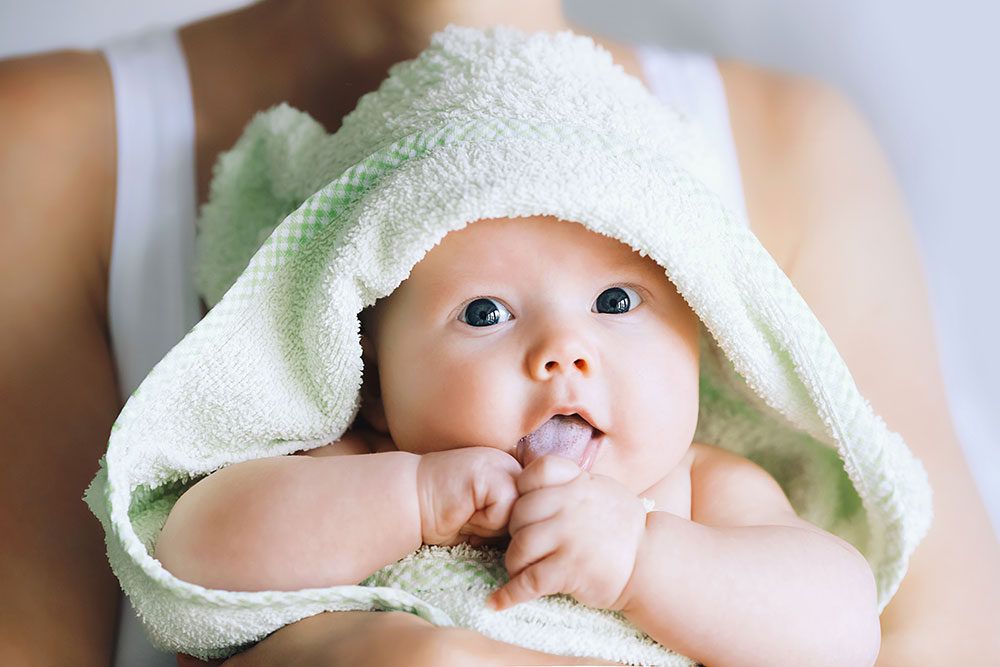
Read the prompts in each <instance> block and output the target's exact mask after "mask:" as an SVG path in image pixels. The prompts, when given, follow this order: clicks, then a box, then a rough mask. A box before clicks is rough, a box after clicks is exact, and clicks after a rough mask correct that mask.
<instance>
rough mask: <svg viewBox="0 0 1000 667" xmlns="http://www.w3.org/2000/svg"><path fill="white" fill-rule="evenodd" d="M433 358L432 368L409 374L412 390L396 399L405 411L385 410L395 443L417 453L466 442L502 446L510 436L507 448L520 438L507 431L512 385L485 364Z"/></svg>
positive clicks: (464, 445)
mask: <svg viewBox="0 0 1000 667" xmlns="http://www.w3.org/2000/svg"><path fill="white" fill-rule="evenodd" d="M435 361H436V363H433V364H432V366H433V370H432V371H428V372H426V373H423V374H415V375H413V376H411V377H412V381H411V387H412V389H411V391H409V392H408V393H407V395H406V396H405V397H401V400H400V401H399V402H398V405H399V406H400V407H402V406H404V405H405V409H401V410H398V411H395V414H393V415H389V414H387V417H388V418H389V425H390V430H392V432H393V437H394V438H395V439H397V446H398V447H399V448H400V449H403V450H404V451H412V452H418V453H425V452H429V451H440V450H444V449H452V448H455V447H468V446H493V447H500V448H503V449H506V448H508V443H507V442H506V441H507V440H510V439H511V437H513V438H514V440H513V442H511V443H509V447H510V448H513V446H514V445H515V444H516V439H517V437H520V436H519V435H514V436H512V435H511V434H509V433H507V431H509V430H510V428H509V424H510V423H511V421H512V419H511V417H512V416H511V414H509V413H511V411H512V406H511V402H512V399H511V397H512V396H514V395H516V393H517V390H516V388H513V387H509V386H508V385H509V382H507V381H505V378H504V377H502V376H501V375H499V374H497V373H492V372H490V371H491V369H489V368H487V367H486V366H488V364H478V363H477V364H472V363H461V362H459V363H456V362H452V361H450V360H447V359H437V360H435ZM394 423H395V424H396V425H398V426H397V428H395V429H394V428H393V426H394Z"/></svg>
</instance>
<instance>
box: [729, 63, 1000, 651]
mask: <svg viewBox="0 0 1000 667" xmlns="http://www.w3.org/2000/svg"><path fill="white" fill-rule="evenodd" d="M721 69H722V71H723V77H724V80H725V82H726V88H727V93H728V95H729V100H730V112H731V116H732V119H733V129H734V135H735V137H736V142H737V147H738V151H739V154H740V155H739V159H740V164H741V169H742V171H743V174H744V178H745V183H744V184H745V186H746V192H747V202H748V208H749V214H750V219H751V225H752V226H753V228H754V231H755V232H756V233H757V235H758V236H759V237H760V238H761V241H762V242H763V243H764V245H765V246H766V247H767V248H768V250H769V251H770V252H771V254H772V255H774V257H775V259H776V260H777V261H778V263H779V264H780V265H781V266H782V268H783V269H784V270H785V272H786V273H787V274H788V276H789V277H790V278H791V280H792V282H793V283H794V284H795V286H796V288H797V289H798V290H799V292H800V293H801V294H802V295H803V297H805V299H806V301H807V302H808V303H809V305H810V306H811V307H812V309H813V311H814V312H815V313H816V315H817V317H818V318H819V320H820V321H821V322H822V323H823V325H824V326H825V327H826V329H827V331H828V332H829V334H830V336H831V338H832V339H833V341H834V343H835V344H836V345H837V348H838V349H839V350H840V352H841V354H842V356H843V357H844V359H845V360H846V362H847V365H848V367H849V368H850V369H851V370H852V372H853V375H854V378H855V380H856V382H857V385H858V387H859V389H860V390H861V392H862V394H863V395H864V396H865V397H867V398H868V399H869V400H870V401H871V403H872V406H873V407H874V409H875V411H876V412H877V413H878V414H880V415H882V417H883V418H884V419H885V421H886V423H887V424H888V426H889V427H890V428H891V429H893V430H895V431H897V432H898V433H900V434H901V435H902V436H903V438H904V439H905V440H906V442H907V443H908V445H909V446H910V448H911V450H912V451H913V452H914V454H915V455H916V456H917V457H919V458H920V459H921V460H922V461H923V463H924V466H925V467H926V468H927V472H928V474H929V477H930V482H931V485H932V486H933V488H934V511H935V516H934V522H933V525H932V527H931V530H930V533H929V534H928V536H927V538H926V539H925V540H924V542H923V543H921V545H920V546H919V547H918V548H917V550H916V552H915V554H914V555H913V558H912V560H911V562H910V569H909V572H908V574H907V575H906V577H905V579H904V580H903V582H902V585H901V587H900V589H899V592H898V593H897V594H896V596H895V598H893V600H892V602H891V603H890V604H889V606H888V607H887V608H886V609H885V611H884V612H883V614H882V618H881V621H882V633H883V639H882V650H881V653H880V656H879V663H878V664H880V665H882V664H884V665H904V664H975V663H977V662H980V661H981V660H982V656H984V655H996V654H997V653H998V652H1000V635H997V633H996V632H995V630H996V627H995V625H996V619H997V618H1000V546H998V543H997V539H996V537H995V535H994V533H993V531H992V528H991V525H990V522H989V519H988V516H987V513H986V510H985V507H984V505H983V503H982V500H981V498H980V497H979V495H978V493H977V491H976V486H975V482H974V480H973V478H972V476H971V475H970V473H969V470H968V467H967V465H966V462H965V459H964V457H963V453H962V449H961V446H960V443H959V441H958V438H957V437H956V435H955V431H954V428H953V426H952V424H951V419H950V415H949V411H948V405H947V401H946V396H945V391H944V385H943V381H942V377H941V370H940V367H939V361H938V351H937V347H936V342H935V339H934V323H933V319H932V316H931V311H930V305H929V296H928V291H927V286H926V279H925V276H924V271H923V268H922V262H921V257H920V254H919V251H918V248H917V245H916V243H915V239H914V235H913V230H912V229H911V226H910V223H909V221H908V216H907V212H906V209H905V205H904V203H903V201H902V197H901V195H900V192H899V189H898V187H897V185H896V183H895V181H894V178H893V175H892V173H891V169H890V167H889V165H888V163H887V160H886V159H885V157H884V155H883V153H882V151H881V149H880V148H879V146H878V142H877V141H876V139H875V137H874V136H873V134H872V132H871V130H870V129H869V127H868V126H867V124H866V123H865V121H864V120H863V118H862V117H861V115H860V113H859V112H858V111H857V110H856V109H855V108H854V107H853V106H852V104H851V103H850V102H849V101H848V100H846V98H845V97H844V96H843V95H842V94H840V93H839V92H837V91H836V90H834V89H832V88H830V87H829V86H827V85H825V84H820V83H816V82H810V81H804V80H801V79H797V78H791V77H787V76H784V75H775V74H770V73H766V72H762V71H760V70H756V69H754V68H751V67H748V66H745V65H737V64H734V63H725V64H723V65H722V67H721ZM970 242H974V240H971V239H970Z"/></svg>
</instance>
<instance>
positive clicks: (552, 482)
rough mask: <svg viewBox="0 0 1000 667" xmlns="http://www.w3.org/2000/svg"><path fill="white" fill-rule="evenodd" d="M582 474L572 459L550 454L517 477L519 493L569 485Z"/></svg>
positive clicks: (536, 461) (535, 461)
mask: <svg viewBox="0 0 1000 667" xmlns="http://www.w3.org/2000/svg"><path fill="white" fill-rule="evenodd" d="M582 473H583V471H582V470H580V466H578V465H577V464H576V463H574V462H573V460H572V459H567V458H566V457H563V456H554V455H551V454H550V455H549V456H543V457H541V458H538V459H535V460H534V461H532V462H531V463H529V464H528V467H527V468H525V469H524V471H523V472H522V473H521V474H520V475H518V476H517V491H518V493H520V494H521V495H524V494H525V493H530V492H531V491H534V490H536V489H540V488H542V487H546V486H558V485H560V484H568V483H569V482H572V481H573V480H574V479H576V478H577V477H579V476H580V475H581V474H582Z"/></svg>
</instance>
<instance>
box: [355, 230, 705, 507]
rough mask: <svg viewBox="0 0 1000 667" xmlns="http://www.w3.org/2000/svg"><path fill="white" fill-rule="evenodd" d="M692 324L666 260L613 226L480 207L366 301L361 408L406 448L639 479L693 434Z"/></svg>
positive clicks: (651, 477) (674, 458) (676, 455)
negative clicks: (501, 456) (484, 454)
mask: <svg viewBox="0 0 1000 667" xmlns="http://www.w3.org/2000/svg"><path fill="white" fill-rule="evenodd" d="M697 322H698V319H697V317H696V315H695V314H694V313H693V312H692V311H691V310H690V308H689V307H688V306H687V304H686V303H685V302H684V300H683V299H682V298H681V296H680V295H679V294H678V293H677V291H676V290H675V288H674V286H673V284H672V283H671V282H670V281H669V280H668V279H667V277H666V275H665V273H664V270H663V268H662V267H661V266H660V265H658V264H657V263H656V262H654V261H653V260H651V259H649V258H648V257H641V256H640V255H639V254H638V253H636V252H634V251H633V250H632V249H631V248H629V247H628V246H626V245H624V244H623V243H621V242H619V241H617V240H615V239H612V238H609V237H606V236H602V235H600V234H597V233H595V232H593V231H590V230H589V229H587V228H586V227H584V226H582V225H580V224H577V223H573V222H565V221H562V220H557V219H556V218H552V217H528V218H514V219H511V218H501V219H492V220H481V221H478V222H475V223H473V224H470V225H468V226H467V227H465V228H463V229H461V230H459V231H455V232H451V233H449V234H448V235H447V236H446V237H445V238H444V239H443V241H442V242H441V243H440V244H439V245H438V246H436V247H435V248H433V249H432V250H431V251H430V252H429V253H428V254H427V255H426V256H425V257H424V259H423V260H422V261H420V262H419V263H418V264H417V265H416V266H415V267H414V268H413V271H412V273H411V274H410V276H409V278H408V279H406V280H405V281H404V282H403V283H402V284H401V285H400V286H399V287H398V288H397V289H396V290H395V291H394V292H393V293H392V294H391V295H390V296H388V297H386V298H384V299H382V300H380V301H379V302H378V304H377V305H376V306H375V308H373V309H372V310H371V311H369V312H368V313H366V316H365V317H364V329H365V334H364V338H365V340H364V343H365V348H366V359H365V371H366V391H365V397H364V399H363V405H362V411H363V415H364V416H365V418H366V419H367V420H368V421H369V422H370V423H371V424H373V425H374V426H376V428H380V429H385V430H387V431H388V433H389V434H390V435H391V437H392V439H393V441H394V442H395V444H396V446H397V447H398V448H399V449H401V450H404V451H410V452H416V453H426V452H430V451H438V450H444V449H452V448H456V447H466V446H489V447H496V448H498V449H502V450H504V451H506V452H509V453H510V454H511V455H514V456H517V457H518V458H519V459H520V460H521V461H522V462H523V463H527V462H530V460H531V459H532V458H534V457H536V456H539V455H542V454H545V453H554V454H560V455H563V456H567V457H569V458H573V459H575V460H577V461H578V462H579V463H581V465H583V466H585V467H591V469H592V470H593V472H595V473H601V474H605V475H609V476H612V477H614V478H616V479H618V480H619V481H621V482H622V483H625V484H626V485H627V486H629V487H630V488H634V489H635V490H636V492H641V491H643V490H645V489H646V488H648V487H649V486H650V485H651V484H653V483H654V482H655V481H656V480H658V479H660V478H661V477H663V475H664V474H665V473H666V472H667V471H668V470H669V469H671V468H672V467H673V466H674V465H676V463H677V462H678V461H679V460H680V458H681V457H682V456H683V454H684V452H685V451H686V450H687V448H688V446H689V445H690V443H691V440H692V437H693V434H694V430H695V425H696V422H697V417H698V324H697ZM376 369H377V383H376V376H375V371H376ZM376 387H377V388H376ZM556 415H575V416H574V417H572V418H567V419H560V418H558V417H557V418H555V419H552V418H553V417H554V416H556ZM540 427H541V428H540ZM529 434H531V435H530V436H529ZM525 436H529V437H527V438H525ZM519 442H520V446H519Z"/></svg>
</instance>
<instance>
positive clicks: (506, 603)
mask: <svg viewBox="0 0 1000 667" xmlns="http://www.w3.org/2000/svg"><path fill="white" fill-rule="evenodd" d="M552 560H553V559H551V558H549V559H546V560H543V561H542V562H540V563H536V564H535V565H532V566H531V567H529V568H528V569H526V570H524V571H523V572H522V573H521V574H519V575H518V576H516V577H514V578H513V579H511V580H510V581H508V582H507V583H506V584H504V585H503V586H502V587H501V588H500V589H498V590H496V591H493V594H492V595H490V597H489V598H487V600H486V603H487V604H488V605H489V606H490V607H492V608H493V609H494V610H495V611H501V610H503V609H507V608H509V607H513V606H514V605H516V604H521V603H522V602H530V601H531V600H534V599H535V598H539V597H541V596H543V595H551V594H552V593H559V592H561V591H562V589H563V588H564V587H565V581H564V577H563V575H562V574H560V572H561V571H562V570H563V568H560V567H559V566H558V565H557V564H555V563H553V562H552Z"/></svg>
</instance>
